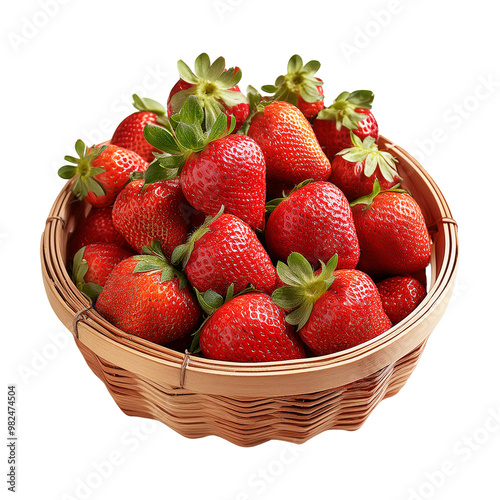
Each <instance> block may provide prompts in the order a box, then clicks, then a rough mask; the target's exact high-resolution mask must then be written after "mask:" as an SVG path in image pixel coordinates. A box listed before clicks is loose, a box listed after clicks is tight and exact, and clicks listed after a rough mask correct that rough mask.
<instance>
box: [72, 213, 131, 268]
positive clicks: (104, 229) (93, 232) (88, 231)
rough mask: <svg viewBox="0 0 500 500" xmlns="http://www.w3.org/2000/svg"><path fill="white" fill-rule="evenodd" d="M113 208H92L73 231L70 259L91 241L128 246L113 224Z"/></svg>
mask: <svg viewBox="0 0 500 500" xmlns="http://www.w3.org/2000/svg"><path fill="white" fill-rule="evenodd" d="M112 210H113V209H112V207H104V208H92V210H91V211H90V212H89V214H88V215H87V217H86V218H85V219H83V221H82V223H81V224H80V225H79V226H78V227H77V228H76V229H75V231H74V232H73V233H71V236H70V238H69V241H68V251H67V255H68V258H69V259H72V258H73V257H74V255H75V253H76V252H77V251H78V250H80V248H82V247H84V246H85V245H90V244H91V243H114V244H115V245H118V246H119V247H127V240H126V239H125V238H124V237H123V236H122V235H121V233H119V232H118V231H117V230H116V228H115V226H113V219H112V216H111V213H112Z"/></svg>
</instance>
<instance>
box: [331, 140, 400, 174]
mask: <svg viewBox="0 0 500 500" xmlns="http://www.w3.org/2000/svg"><path fill="white" fill-rule="evenodd" d="M351 141H352V144H353V147H352V148H347V149H343V150H342V151H339V152H338V153H337V154H338V155H340V156H342V158H344V159H345V160H347V161H350V162H353V163H357V162H358V161H363V162H365V166H364V170H363V172H364V174H365V175H366V177H371V176H372V175H373V174H374V173H375V170H376V169H377V167H379V169H380V172H381V174H382V176H383V177H384V179H385V180H387V181H389V182H391V181H393V180H394V176H397V175H398V172H397V170H396V162H397V161H398V160H397V159H396V158H394V156H392V155H391V154H390V153H388V152H387V151H380V149H379V148H378V146H377V143H376V142H375V138H373V137H370V136H368V137H365V139H364V140H361V139H360V138H359V137H358V136H357V135H356V134H354V133H353V132H352V131H351Z"/></svg>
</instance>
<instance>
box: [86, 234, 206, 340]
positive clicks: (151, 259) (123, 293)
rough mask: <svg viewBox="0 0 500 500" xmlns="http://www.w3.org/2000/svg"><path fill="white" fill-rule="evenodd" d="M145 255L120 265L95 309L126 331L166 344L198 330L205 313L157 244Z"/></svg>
mask: <svg viewBox="0 0 500 500" xmlns="http://www.w3.org/2000/svg"><path fill="white" fill-rule="evenodd" d="M143 253H144V255H135V256H133V257H130V258H128V259H125V260H123V261H121V262H120V263H119V264H117V265H116V267H115V268H114V269H113V271H112V272H111V274H110V276H109V278H108V280H107V281H106V284H105V285H104V288H103V290H102V292H101V293H100V295H99V297H98V299H97V302H96V306H95V307H96V310H97V311H98V312H99V313H100V314H102V315H103V316H104V317H105V318H106V319H107V320H108V321H110V322H111V323H113V325H115V326H116V327H118V328H120V329H121V330H123V331H124V332H127V333H129V334H131V335H137V336H138V337H141V338H143V339H145V340H149V341H151V342H155V343H157V344H161V345H165V344H167V343H169V342H172V341H174V340H176V339H179V338H181V337H184V336H185V335H188V334H190V333H191V332H192V331H193V330H195V329H196V327H197V326H198V323H199V320H200V317H201V310H200V307H199V306H198V304H197V302H196V299H195V298H194V297H193V295H192V293H191V292H190V291H189V288H188V287H187V280H186V277H185V276H184V274H183V273H182V272H180V271H178V270H177V269H175V268H174V267H173V266H172V265H171V264H170V263H169V262H168V260H167V259H166V257H165V255H164V254H163V252H162V251H161V247H160V244H159V243H158V242H157V241H155V242H153V244H152V245H151V247H149V248H147V247H145V248H144V249H143Z"/></svg>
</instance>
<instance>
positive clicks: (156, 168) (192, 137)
mask: <svg viewBox="0 0 500 500" xmlns="http://www.w3.org/2000/svg"><path fill="white" fill-rule="evenodd" d="M205 111H206V109H205V110H204V108H203V107H202V105H201V102H200V101H199V100H198V98H197V97H195V96H189V97H188V99H187V100H186V102H185V103H184V105H183V106H182V109H181V110H180V113H178V114H176V115H174V116H172V117H171V118H170V120H167V121H166V122H165V124H164V125H165V126H164V127H159V126H157V125H153V124H150V123H148V124H147V125H146V126H145V127H144V137H145V138H146V140H147V141H148V142H149V144H151V145H152V146H154V147H155V148H156V149H159V150H160V151H162V153H153V154H154V155H155V160H154V161H153V162H151V163H150V165H149V167H148V169H147V170H146V172H145V173H144V183H145V185H146V184H151V183H152V182H156V181H160V180H168V179H173V178H174V177H177V176H178V175H179V173H180V171H181V169H182V167H183V166H184V164H185V163H186V161H187V159H188V158H189V157H190V156H191V155H192V154H193V153H197V152H200V151H203V150H204V149H205V148H206V147H207V145H208V144H209V143H211V142H213V141H216V140H217V139H221V138H222V137H225V136H226V135H228V134H230V133H231V132H232V131H233V130H234V126H235V123H236V120H235V118H234V116H232V117H231V125H230V126H229V129H228V128H227V116H226V115H225V114H224V113H220V114H219V116H218V117H217V119H216V120H215V122H214V123H213V124H212V126H211V127H210V128H209V129H208V130H207V131H204V128H203V122H204V118H205Z"/></svg>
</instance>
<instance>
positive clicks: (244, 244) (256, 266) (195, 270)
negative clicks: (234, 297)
mask: <svg viewBox="0 0 500 500" xmlns="http://www.w3.org/2000/svg"><path fill="white" fill-rule="evenodd" d="M220 213H221V212H219V214H217V215H216V216H215V217H207V220H206V221H205V223H204V224H203V225H202V226H201V227H200V228H198V229H197V230H196V231H195V232H194V233H193V234H192V235H191V236H190V238H189V240H188V241H187V243H185V244H183V245H180V246H179V247H178V248H176V249H175V250H174V253H173V254H172V262H173V263H174V264H176V263H178V262H181V261H182V263H183V266H184V272H185V273H186V275H187V277H188V279H189V282H190V283H191V285H193V286H194V287H195V288H197V289H198V290H199V291H200V292H205V291H207V290H213V291H214V292H217V293H218V294H220V295H224V294H225V293H226V291H227V289H228V287H229V286H230V285H231V284H234V289H235V292H236V293H239V292H241V291H242V290H243V289H244V288H246V286H247V285H249V284H251V285H253V286H254V287H255V288H256V289H257V290H258V291H262V292H264V293H271V292H272V291H273V290H274V288H275V284H276V269H275V268H274V266H273V264H272V262H271V259H270V258H269V256H268V255H267V253H266V251H265V250H264V247H263V246H262V245H261V243H260V241H259V240H258V238H257V236H256V235H255V233H254V232H253V231H252V230H251V229H250V226H249V225H248V224H245V223H244V222H243V221H242V220H240V219H238V217H235V216H234V215H229V214H223V215H220Z"/></svg>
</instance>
